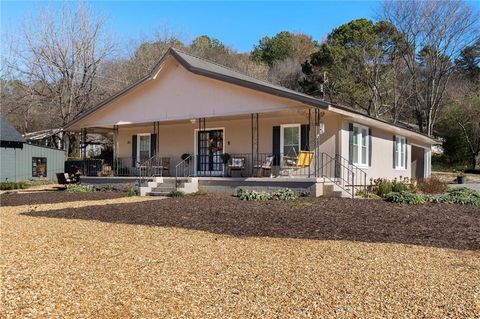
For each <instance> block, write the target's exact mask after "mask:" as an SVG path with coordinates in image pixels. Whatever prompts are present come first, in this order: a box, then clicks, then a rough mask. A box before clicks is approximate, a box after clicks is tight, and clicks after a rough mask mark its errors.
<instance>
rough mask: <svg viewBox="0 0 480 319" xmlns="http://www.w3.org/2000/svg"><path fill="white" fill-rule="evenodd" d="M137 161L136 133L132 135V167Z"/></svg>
mask: <svg viewBox="0 0 480 319" xmlns="http://www.w3.org/2000/svg"><path fill="white" fill-rule="evenodd" d="M136 161H137V135H132V167H135V166H136V165H135V162H136Z"/></svg>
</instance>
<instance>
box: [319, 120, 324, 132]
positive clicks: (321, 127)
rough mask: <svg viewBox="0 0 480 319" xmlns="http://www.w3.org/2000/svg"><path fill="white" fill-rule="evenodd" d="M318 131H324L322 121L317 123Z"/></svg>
mask: <svg viewBox="0 0 480 319" xmlns="http://www.w3.org/2000/svg"><path fill="white" fill-rule="evenodd" d="M318 132H319V133H320V134H323V133H325V123H323V122H320V123H318Z"/></svg>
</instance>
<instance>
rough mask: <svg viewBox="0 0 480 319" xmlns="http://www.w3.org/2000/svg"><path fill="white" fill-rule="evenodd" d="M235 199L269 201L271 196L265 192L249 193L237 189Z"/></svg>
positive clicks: (248, 191)
mask: <svg viewBox="0 0 480 319" xmlns="http://www.w3.org/2000/svg"><path fill="white" fill-rule="evenodd" d="M234 196H236V197H238V198H240V199H241V200H269V199H271V195H270V194H269V193H267V192H257V191H250V190H245V189H241V188H240V189H238V190H237V192H236V193H235V195H234Z"/></svg>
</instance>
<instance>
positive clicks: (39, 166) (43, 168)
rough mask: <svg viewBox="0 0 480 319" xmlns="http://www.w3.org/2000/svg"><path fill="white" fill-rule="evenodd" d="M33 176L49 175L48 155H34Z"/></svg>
mask: <svg viewBox="0 0 480 319" xmlns="http://www.w3.org/2000/svg"><path fill="white" fill-rule="evenodd" d="M32 177H47V158H46V157H32Z"/></svg>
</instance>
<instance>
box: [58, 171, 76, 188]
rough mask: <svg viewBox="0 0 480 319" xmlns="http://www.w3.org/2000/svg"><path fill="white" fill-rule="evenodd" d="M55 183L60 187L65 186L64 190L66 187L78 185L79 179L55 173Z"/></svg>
mask: <svg viewBox="0 0 480 319" xmlns="http://www.w3.org/2000/svg"><path fill="white" fill-rule="evenodd" d="M56 175H57V182H58V184H60V185H65V188H67V187H68V185H70V184H78V183H80V177H79V176H75V175H74V176H73V177H70V176H69V175H68V173H57V174H56Z"/></svg>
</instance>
